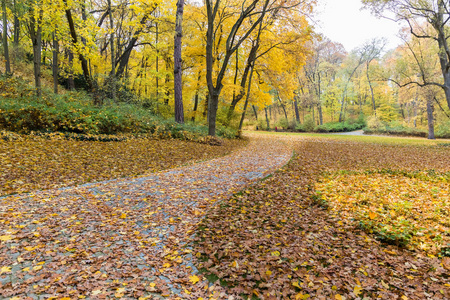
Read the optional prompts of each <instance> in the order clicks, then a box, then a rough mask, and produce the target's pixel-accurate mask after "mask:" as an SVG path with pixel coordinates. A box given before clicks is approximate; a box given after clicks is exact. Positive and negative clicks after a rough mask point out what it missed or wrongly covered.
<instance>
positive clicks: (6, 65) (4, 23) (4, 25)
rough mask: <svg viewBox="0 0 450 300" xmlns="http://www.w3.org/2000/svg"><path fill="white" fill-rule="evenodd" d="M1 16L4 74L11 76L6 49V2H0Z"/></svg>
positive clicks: (4, 0) (7, 50)
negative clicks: (0, 4)
mask: <svg viewBox="0 0 450 300" xmlns="http://www.w3.org/2000/svg"><path fill="white" fill-rule="evenodd" d="M2 16H3V35H2V38H3V54H4V55H5V73H6V75H8V74H11V63H10V60H9V49H8V21H7V19H6V0H2Z"/></svg>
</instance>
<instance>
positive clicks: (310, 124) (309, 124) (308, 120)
mask: <svg viewBox="0 0 450 300" xmlns="http://www.w3.org/2000/svg"><path fill="white" fill-rule="evenodd" d="M314 126H315V125H314V120H313V118H312V116H311V115H306V116H305V121H304V122H303V128H304V130H305V131H313V130H314Z"/></svg>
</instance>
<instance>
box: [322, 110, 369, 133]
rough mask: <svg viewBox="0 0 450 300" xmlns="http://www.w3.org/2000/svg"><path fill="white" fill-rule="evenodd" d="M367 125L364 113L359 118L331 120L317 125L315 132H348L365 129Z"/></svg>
mask: <svg viewBox="0 0 450 300" xmlns="http://www.w3.org/2000/svg"><path fill="white" fill-rule="evenodd" d="M365 126H366V121H365V118H364V115H362V114H361V115H360V116H359V117H358V119H350V120H347V121H345V122H330V123H325V124H323V125H319V126H316V127H315V128H314V131H315V132H347V131H355V130H359V129H363V128H364V127H365Z"/></svg>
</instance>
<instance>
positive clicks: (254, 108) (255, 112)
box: [252, 104, 258, 121]
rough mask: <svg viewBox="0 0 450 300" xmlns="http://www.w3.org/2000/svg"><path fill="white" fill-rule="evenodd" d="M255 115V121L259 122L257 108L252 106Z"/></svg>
mask: <svg viewBox="0 0 450 300" xmlns="http://www.w3.org/2000/svg"><path fill="white" fill-rule="evenodd" d="M252 108H253V113H254V114H255V119H256V121H258V112H257V111H256V107H255V106H254V105H253V104H252Z"/></svg>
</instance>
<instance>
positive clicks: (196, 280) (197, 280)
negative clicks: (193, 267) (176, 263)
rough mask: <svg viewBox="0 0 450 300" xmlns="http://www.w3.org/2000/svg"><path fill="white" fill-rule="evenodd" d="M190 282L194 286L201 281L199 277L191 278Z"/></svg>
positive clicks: (193, 276)
mask: <svg viewBox="0 0 450 300" xmlns="http://www.w3.org/2000/svg"><path fill="white" fill-rule="evenodd" d="M189 281H190V282H192V284H196V283H197V282H199V281H200V278H198V277H197V275H192V276H189Z"/></svg>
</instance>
